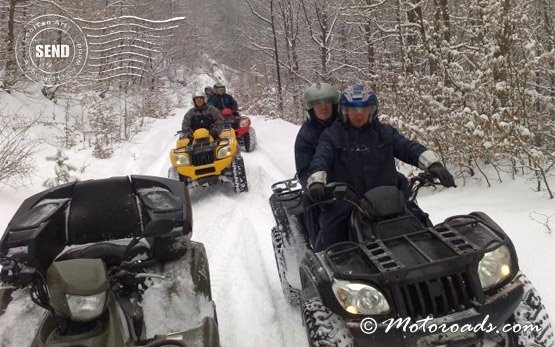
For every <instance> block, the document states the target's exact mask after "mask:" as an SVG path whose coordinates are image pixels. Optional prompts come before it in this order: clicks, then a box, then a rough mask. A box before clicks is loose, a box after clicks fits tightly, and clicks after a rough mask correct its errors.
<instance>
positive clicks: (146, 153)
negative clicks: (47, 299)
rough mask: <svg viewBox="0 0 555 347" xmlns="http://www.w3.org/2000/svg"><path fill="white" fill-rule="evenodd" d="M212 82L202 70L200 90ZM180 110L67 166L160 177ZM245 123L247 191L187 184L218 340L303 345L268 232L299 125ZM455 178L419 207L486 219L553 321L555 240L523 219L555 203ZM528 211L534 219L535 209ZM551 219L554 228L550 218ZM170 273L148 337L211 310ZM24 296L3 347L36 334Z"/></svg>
mask: <svg viewBox="0 0 555 347" xmlns="http://www.w3.org/2000/svg"><path fill="white" fill-rule="evenodd" d="M212 82H213V79H212V78H211V77H210V76H208V75H206V76H204V77H203V78H202V81H200V83H198V85H197V86H198V87H203V86H204V85H209V84H211V83H212ZM185 111H186V109H177V110H176V112H175V114H176V116H174V117H170V118H167V119H162V120H157V121H155V122H153V123H152V124H151V126H150V128H149V129H148V130H147V131H145V132H143V133H140V134H138V135H137V136H136V137H134V138H133V139H132V140H131V141H130V142H128V143H125V144H122V145H121V146H120V147H119V148H118V149H116V150H115V151H114V154H113V156H112V158H110V159H105V160H99V159H95V158H93V157H92V155H91V150H80V151H76V150H74V151H66V152H65V153H66V154H67V155H68V157H69V158H70V160H69V161H70V162H71V163H73V164H75V165H77V166H78V167H79V166H86V170H85V171H84V172H83V173H81V174H79V176H80V177H79V178H80V179H81V180H84V179H92V178H105V177H110V176H121V175H132V174H141V175H158V176H164V177H165V176H166V174H167V170H168V168H169V166H170V162H169V153H170V149H171V148H172V147H173V146H174V144H175V141H176V139H177V137H176V136H175V133H176V131H177V130H179V128H180V125H181V117H182V116H183V114H184V113H185ZM251 119H252V124H253V127H254V128H255V129H256V132H257V138H258V145H257V148H256V150H255V151H254V152H251V153H243V154H242V155H243V157H244V161H245V166H246V170H247V178H248V183H249V192H248V193H241V194H235V193H234V192H233V188H232V187H231V185H220V186H214V187H208V188H205V189H201V188H198V189H195V190H192V191H191V200H192V207H193V217H194V218H193V220H194V225H193V236H192V238H193V240H195V241H198V242H202V243H203V244H204V245H205V247H206V250H207V253H208V258H209V265H210V275H211V276H210V277H211V281H212V294H213V299H214V301H215V303H216V307H217V316H218V322H219V331H220V338H221V341H222V345H224V346H242V347H249V346H253V347H254V346H260V345H264V346H267V347H273V346H276V347H277V346H306V345H307V341H306V332H305V329H304V327H303V326H302V322H301V316H300V312H299V309H298V308H296V307H292V306H290V305H289V304H288V303H287V302H286V299H285V298H284V297H283V294H282V291H281V286H280V283H279V277H278V274H277V270H276V266H275V260H274V255H273V250H272V242H271V237H270V230H271V228H272V227H273V226H274V225H275V222H274V219H273V216H272V212H271V209H270V206H269V203H268V198H269V196H270V194H271V189H270V186H271V184H272V183H274V182H276V181H278V180H283V179H287V178H290V177H292V176H293V175H294V172H295V167H294V157H293V145H294V140H295V136H296V134H297V131H298V129H299V127H298V126H296V125H293V124H290V123H287V122H285V121H282V120H278V119H267V118H265V117H261V116H251ZM469 125H470V124H469ZM53 151H54V150H53V147H51V146H48V145H44V146H42V147H41V149H40V151H39V152H37V153H36V154H35V162H36V163H37V166H38V171H37V174H36V175H35V176H34V177H33V178H32V181H31V185H30V186H29V187H27V188H25V189H20V190H18V191H16V190H14V189H12V188H9V187H4V188H3V189H2V190H0V228H5V227H6V226H7V224H8V223H9V221H10V219H11V217H12V215H13V214H14V212H15V211H16V209H17V208H18V207H19V205H20V204H21V202H22V201H23V200H24V199H25V198H27V197H28V196H30V195H31V194H34V193H36V192H38V191H41V190H42V187H41V183H42V182H43V181H44V179H45V178H46V177H48V176H50V175H52V168H51V163H49V162H47V161H46V160H45V158H44V157H45V154H49V153H51V152H53ZM458 183H459V187H458V188H455V189H438V190H435V191H434V190H428V191H425V192H424V193H423V194H422V196H421V198H420V199H419V202H420V205H421V206H422V207H423V209H424V210H425V211H428V212H429V213H430V215H431V218H432V220H433V221H434V222H436V223H437V222H440V221H442V220H443V219H444V218H446V217H448V216H451V215H455V214H466V213H469V212H471V211H483V212H485V213H487V214H488V215H490V216H491V217H492V218H493V219H494V220H495V221H497V223H498V224H499V225H500V226H501V227H502V228H504V229H505V230H506V231H507V233H508V234H509V236H510V237H511V238H512V240H513V242H514V244H515V246H516V249H517V252H518V255H519V264H520V267H521V269H522V271H523V272H524V273H526V275H527V276H528V277H529V278H530V280H531V281H532V282H533V283H534V284H535V285H536V287H537V288H538V290H539V292H540V294H542V296H543V299H544V302H545V304H546V306H547V308H548V311H549V312H550V313H551V316H552V317H555V297H554V296H553V295H552V293H553V292H554V291H555V281H554V280H553V276H554V275H555V270H554V267H553V264H555V252H553V248H554V245H555V243H554V241H553V237H554V236H553V235H552V233H550V232H548V230H547V228H546V227H545V226H543V225H541V224H540V223H538V222H536V221H534V220H533V219H531V218H530V215H531V214H533V213H541V214H544V215H546V216H549V215H552V214H553V213H554V212H555V201H553V200H549V199H548V198H547V197H546V195H545V194H543V193H537V192H534V191H532V188H533V183H531V182H529V181H526V180H524V179H516V180H514V181H512V180H506V181H504V182H503V183H499V182H492V187H491V188H486V186H485V183H479V182H477V181H474V180H469V181H467V182H466V184H465V185H464V184H463V182H458ZM534 216H535V217H536V219H538V217H537V216H538V215H534ZM549 222H550V223H551V228H554V227H555V218H553V220H550V221H549ZM172 276H174V278H178V280H179V281H180V283H182V284H183V285H182V286H181V287H179V289H178V290H179V291H181V293H180V294H182V295H181V296H177V297H176V296H173V294H172V292H171V291H167V290H166V289H167V288H166V286H167V284H164V282H163V281H162V282H160V283H155V284H153V285H152V286H151V287H150V288H149V289H148V290H147V294H146V295H147V296H146V299H145V306H144V308H145V311H147V312H148V313H149V314H147V315H146V316H147V317H148V318H147V331H148V333H149V334H155V333H157V332H162V331H165V330H166V329H170V330H180V329H181V328H182V327H183V325H187V326H193V325H195V324H197V323H199V322H198V321H195V319H194V317H190V316H188V315H186V314H185V312H195V313H196V312H199V313H200V314H209V313H210V309H211V306H210V305H208V304H207V301H205V302H203V301H202V298H201V299H200V301H201V302H200V305H198V306H195V307H192V306H190V302H189V301H187V302H178V303H176V302H174V300H181V299H183V298H187V297H189V298H191V295H194V293H192V292H190V290H189V289H190V283H189V282H188V280H187V278H188V277H187V276H186V271H185V270H183V269H181V270H180V271H178V270H177V269H175V272H172ZM25 295H28V293H24V292H23V291H18V292H16V296H17V297H18V298H21V300H15V301H14V302H13V303H12V304H10V305H9V306H8V309H7V311H6V313H5V314H4V315H2V316H1V317H0V346H4V345H6V346H15V345H18V346H22V345H26V344H27V343H26V341H30V340H28V339H29V337H31V338H32V336H33V334H34V328H33V327H35V326H36V323H37V322H38V321H39V320H40V316H41V313H42V312H44V310H42V309H41V308H37V307H35V305H34V304H32V303H28V302H27V301H25V300H23V299H22V298H23V297H24V296H25ZM176 298H180V299H176ZM183 300H185V299H183ZM184 315H185V316H187V317H189V318H190V320H186V321H185V322H182V323H181V325H179V326H176V325H174V324H175V318H176V317H182V316H184ZM18 317H25V319H19V318H18ZM189 318H188V319H189ZM15 336H17V337H18V339H20V340H18V341H17V344H14V340H13V339H14V337H15Z"/></svg>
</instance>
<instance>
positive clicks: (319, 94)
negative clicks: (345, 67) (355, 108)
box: [304, 83, 339, 110]
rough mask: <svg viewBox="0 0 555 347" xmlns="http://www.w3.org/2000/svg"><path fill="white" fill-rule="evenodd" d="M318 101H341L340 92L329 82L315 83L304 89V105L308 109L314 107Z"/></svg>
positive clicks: (333, 102) (334, 102)
mask: <svg viewBox="0 0 555 347" xmlns="http://www.w3.org/2000/svg"><path fill="white" fill-rule="evenodd" d="M317 101H324V102H326V101H327V102H330V103H332V104H337V103H338V102H339V92H338V91H337V89H335V88H334V87H333V86H332V85H331V84H329V83H315V84H313V85H311V86H310V87H308V88H306V89H305V91H304V106H305V108H306V109H307V110H310V109H311V108H313V107H314V104H315V103H316V102H317Z"/></svg>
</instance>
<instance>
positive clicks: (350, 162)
mask: <svg viewBox="0 0 555 347" xmlns="http://www.w3.org/2000/svg"><path fill="white" fill-rule="evenodd" d="M425 150H426V147H424V146H423V145H421V144H419V143H418V142H415V141H411V140H409V139H407V138H406V137H404V136H403V135H401V134H399V132H398V131H397V129H395V128H394V127H392V126H390V125H388V124H383V123H380V122H379V120H378V119H375V120H374V121H372V123H370V124H367V125H365V126H363V127H362V128H360V129H357V128H354V127H352V126H351V125H349V124H345V123H343V122H341V121H340V120H336V121H335V122H334V123H333V124H332V125H331V126H330V127H329V128H327V129H326V130H325V131H324V132H323V133H322V136H321V137H320V142H319V144H318V147H317V148H316V153H315V155H314V159H313V160H312V162H311V164H310V168H309V170H308V175H307V176H309V175H311V174H312V173H314V172H316V171H325V172H327V181H328V182H345V183H347V184H349V185H351V186H352V187H353V188H354V189H355V190H356V191H357V192H358V193H359V194H361V195H362V194H364V193H366V192H367V191H368V190H370V189H372V188H375V187H379V186H386V185H391V186H397V184H398V178H397V170H396V169H395V158H397V159H400V160H401V161H404V162H405V163H407V164H411V165H414V166H418V157H419V156H420V154H422V152H424V151H425Z"/></svg>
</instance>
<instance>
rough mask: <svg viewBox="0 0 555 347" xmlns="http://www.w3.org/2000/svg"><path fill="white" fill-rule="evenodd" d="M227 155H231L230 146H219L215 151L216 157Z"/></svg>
mask: <svg viewBox="0 0 555 347" xmlns="http://www.w3.org/2000/svg"><path fill="white" fill-rule="evenodd" d="M229 155H231V147H230V146H223V147H220V148H219V149H218V152H217V153H216V157H218V159H220V158H225V157H227V156H229Z"/></svg>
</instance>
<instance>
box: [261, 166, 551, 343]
mask: <svg viewBox="0 0 555 347" xmlns="http://www.w3.org/2000/svg"><path fill="white" fill-rule="evenodd" d="M435 184H436V183H434V181H433V178H432V177H431V176H430V175H429V174H427V173H421V174H420V175H418V176H416V177H413V178H412V179H411V180H410V185H409V191H410V197H409V198H408V199H405V197H404V194H403V193H402V192H401V191H400V190H399V189H398V188H397V187H389V186H388V187H378V188H375V189H372V190H370V191H368V192H367V193H366V194H364V196H359V195H358V194H356V193H355V192H354V190H352V189H351V188H350V187H349V186H347V185H345V184H342V183H330V184H328V185H327V186H326V192H327V194H328V196H329V199H330V200H329V201H328V202H332V201H345V202H347V203H349V204H351V205H352V206H353V209H352V214H351V217H350V221H349V240H348V241H346V242H339V243H336V244H333V245H331V246H330V247H328V248H327V249H325V250H324V251H321V252H316V253H315V252H314V251H312V244H311V240H312V239H313V238H311V237H309V235H313V234H311V233H317V232H318V230H317V229H318V218H317V214H318V211H319V210H318V208H317V206H318V205H319V203H318V204H312V203H311V202H310V200H309V199H308V197H306V196H305V195H304V193H303V192H302V190H301V187H300V184H299V182H298V181H297V180H296V179H290V180H286V181H281V182H277V183H275V184H274V185H273V186H272V191H273V194H272V196H271V197H270V205H271V208H272V211H273V214H274V217H275V219H276V222H277V225H276V226H275V227H274V228H273V229H272V243H273V248H274V254H275V259H276V264H277V269H278V273H279V277H280V281H281V286H282V290H283V293H284V295H285V297H286V299H287V300H288V301H289V302H290V303H291V304H293V305H298V304H300V306H301V314H302V318H303V324H304V326H305V327H306V330H307V336H308V341H309V345H310V346H341V347H346V346H373V347H374V346H419V347H420V346H553V345H554V338H553V329H552V326H551V323H550V320H549V317H548V314H547V311H546V309H545V307H544V305H543V304H542V300H541V298H540V296H539V295H538V293H537V291H536V290H535V288H534V287H533V286H532V284H531V283H530V281H528V280H527V279H526V277H525V275H524V274H523V273H521V272H520V271H519V267H518V258H517V254H516V250H515V247H514V245H513V243H512V242H511V240H510V239H509V237H508V236H507V234H506V233H505V232H504V231H503V230H502V229H501V228H500V227H499V225H497V224H496V223H495V222H494V221H493V220H492V219H491V218H490V217H489V216H488V215H486V214H485V213H483V212H472V213H470V214H468V215H459V216H453V217H450V218H447V219H446V220H445V221H443V222H442V223H439V224H437V225H435V226H434V225H433V224H432V223H431V222H430V220H429V219H428V215H427V214H426V213H424V212H423V211H422V210H421V209H420V208H419V207H418V205H417V203H416V196H417V194H418V191H419V189H421V188H422V187H425V186H433V185H435ZM328 202H324V203H328ZM422 320H426V321H427V323H428V325H427V326H431V325H434V326H435V327H436V328H437V327H438V326H440V327H441V326H442V325H441V324H444V326H446V327H447V328H449V327H457V326H458V327H462V326H465V324H467V325H469V326H471V327H476V326H479V325H480V323H482V322H484V321H485V320H487V322H488V324H490V323H491V324H493V326H494V327H502V326H504V324H512V325H513V326H514V325H515V324H517V325H519V326H520V327H521V328H522V330H519V331H518V332H515V331H516V330H518V328H516V329H514V330H511V331H509V332H499V329H484V330H486V331H483V330H482V329H475V330H471V331H468V330H466V331H464V330H463V331H460V330H456V329H454V331H452V332H449V331H448V332H447V333H445V331H444V330H441V329H440V330H437V331H436V330H432V329H414V330H407V329H403V328H407V327H408V328H409V329H410V327H414V326H419V325H418V324H419V323H418V324H416V325H412V323H416V322H422ZM392 321H393V322H395V324H393V329H391V326H390V323H391V322H392ZM369 322H370V323H371V324H370V326H368V323H369ZM407 322H410V324H408V323H407ZM404 323H407V324H404ZM524 326H528V328H530V326H533V327H534V329H536V330H535V331H531V330H526V331H525V329H526V328H523V327H524ZM488 327H491V326H489V325H488ZM388 328H389V329H388ZM476 330H477V331H476ZM509 330H510V329H509ZM538 330H539V331H538Z"/></svg>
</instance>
